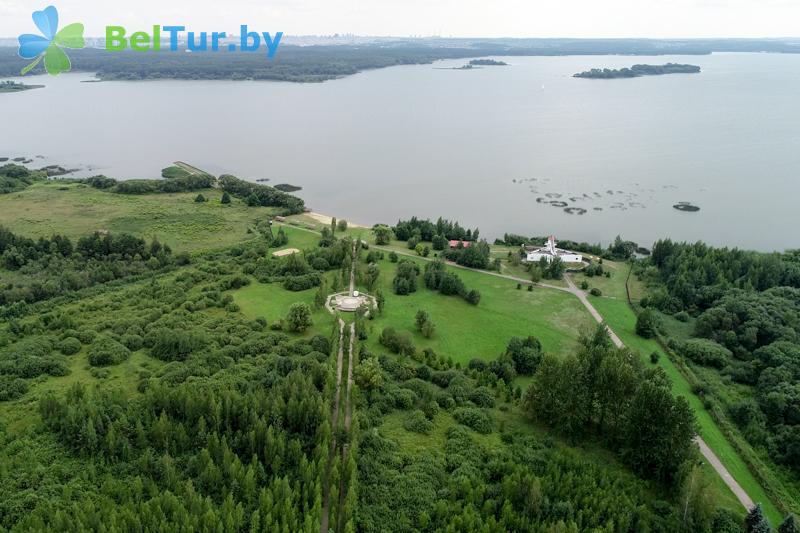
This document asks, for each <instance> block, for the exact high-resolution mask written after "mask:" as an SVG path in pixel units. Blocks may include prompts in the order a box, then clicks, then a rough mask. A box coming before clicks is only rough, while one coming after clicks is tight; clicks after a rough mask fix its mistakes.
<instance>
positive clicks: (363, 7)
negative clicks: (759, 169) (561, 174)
mask: <svg viewBox="0 0 800 533" xmlns="http://www.w3.org/2000/svg"><path fill="white" fill-rule="evenodd" d="M52 3H53V5H55V6H56V8H57V9H58V11H59V14H60V16H61V25H62V26H63V25H64V24H67V23H71V22H83V23H84V25H85V27H86V32H85V35H86V36H87V37H88V36H92V37H99V36H102V35H104V33H105V27H106V26H107V25H120V26H124V27H125V28H126V29H128V31H129V32H133V31H137V30H143V29H150V28H151V27H152V25H153V24H161V25H171V24H175V25H184V26H186V27H187V30H189V31H191V30H194V31H208V32H211V31H226V32H228V33H238V28H239V25H240V24H248V25H249V26H250V27H251V28H253V29H257V31H269V32H276V31H283V32H284V33H285V34H287V35H332V34H336V33H338V34H356V35H371V36H389V35H391V36H398V37H407V36H431V35H438V36H442V37H451V36H452V37H650V38H670V37H673V38H682V37H790V36H800V0H127V1H120V0H103V1H98V0H52ZM49 4H50V2H48V1H47V0H42V1H31V0H0V37H16V36H17V35H18V34H20V33H26V32H31V33H33V32H34V30H35V28H34V27H33V23H32V21H31V13H32V12H33V11H34V10H39V9H42V8H44V7H46V6H47V5H49Z"/></svg>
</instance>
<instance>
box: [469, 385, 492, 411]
mask: <svg viewBox="0 0 800 533" xmlns="http://www.w3.org/2000/svg"><path fill="white" fill-rule="evenodd" d="M469 401H471V402H472V403H474V404H475V405H477V406H478V407H494V395H493V394H492V391H490V390H489V389H488V388H486V387H478V388H477V389H475V390H473V391H472V392H471V393H470V395H469Z"/></svg>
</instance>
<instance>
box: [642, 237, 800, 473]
mask: <svg viewBox="0 0 800 533" xmlns="http://www.w3.org/2000/svg"><path fill="white" fill-rule="evenodd" d="M637 272H638V274H639V276H640V277H642V278H643V279H644V280H646V281H648V282H649V283H650V284H651V285H652V289H651V291H650V296H649V297H647V298H645V299H643V300H642V302H641V303H642V305H643V306H646V307H650V308H654V309H657V310H659V311H661V312H663V313H664V314H667V315H672V317H673V318H674V320H675V322H677V323H685V324H687V325H688V326H690V328H689V332H690V333H689V335H688V336H687V335H681V334H680V333H678V331H677V330H675V328H672V329H670V328H668V327H666V326H664V325H660V324H656V327H657V328H658V329H660V330H661V332H663V334H664V335H665V340H666V342H667V344H668V345H669V347H670V348H671V349H673V350H674V351H675V352H676V353H677V354H679V355H681V356H683V357H685V358H686V360H687V361H689V362H690V363H691V364H693V365H696V366H697V367H698V368H699V369H700V371H703V372H712V373H716V374H718V375H719V376H720V377H721V378H723V379H724V380H727V382H728V383H729V385H728V386H727V387H726V388H723V387H721V386H720V385H715V383H719V382H718V380H714V381H711V382H710V383H709V384H707V385H706V386H705V387H706V389H707V392H706V395H707V396H708V397H709V399H710V398H713V399H714V400H715V401H719V402H721V404H722V405H723V406H724V408H725V410H726V411H727V415H728V416H729V418H730V419H731V420H733V421H734V423H735V424H736V425H737V426H738V427H739V429H740V431H741V433H742V434H743V435H744V436H745V438H746V439H747V440H748V441H749V442H750V444H752V445H753V446H754V447H755V448H756V449H757V450H759V451H760V452H761V453H762V454H763V457H765V458H769V460H770V461H774V462H776V463H778V464H780V465H783V466H785V467H786V468H788V469H789V470H790V471H792V472H793V475H792V476H791V477H793V479H795V480H797V479H798V478H799V477H800V385H798V383H800V253H798V252H797V251H789V252H785V253H770V254H768V253H757V252H748V251H742V250H737V249H728V248H714V247H711V246H707V245H705V244H702V243H696V244H687V243H676V242H672V241H671V240H669V239H666V240H660V241H658V242H657V243H656V244H655V246H654V248H653V253H652V256H651V257H650V258H649V259H648V260H647V261H646V262H644V263H643V264H641V265H638V266H637ZM659 326H660V327H659ZM684 329H685V328H684ZM722 383H725V381H723V382H722ZM735 386H738V387H739V389H735V388H734V387H735ZM735 390H739V391H741V392H739V393H734V392H733V391H735ZM795 482H796V481H795Z"/></svg>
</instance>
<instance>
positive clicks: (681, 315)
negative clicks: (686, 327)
mask: <svg viewBox="0 0 800 533" xmlns="http://www.w3.org/2000/svg"><path fill="white" fill-rule="evenodd" d="M672 316H673V317H674V318H675V320H677V321H678V322H688V321H689V313H687V312H686V311H678V312H677V313H675V314H674V315H672Z"/></svg>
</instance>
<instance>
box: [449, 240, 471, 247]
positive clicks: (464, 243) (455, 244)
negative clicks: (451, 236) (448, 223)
mask: <svg viewBox="0 0 800 533" xmlns="http://www.w3.org/2000/svg"><path fill="white" fill-rule="evenodd" d="M459 243H460V244H461V247H462V248H469V245H470V244H471V243H470V242H469V241H450V248H458V245H459Z"/></svg>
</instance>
